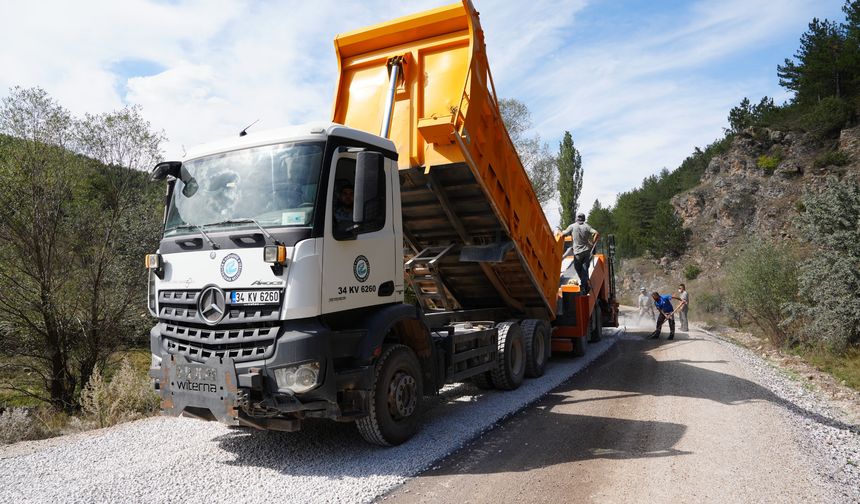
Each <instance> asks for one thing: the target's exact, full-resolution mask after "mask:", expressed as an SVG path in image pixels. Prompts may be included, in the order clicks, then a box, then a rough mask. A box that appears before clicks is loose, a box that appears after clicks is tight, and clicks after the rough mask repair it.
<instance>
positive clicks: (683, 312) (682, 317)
mask: <svg viewBox="0 0 860 504" xmlns="http://www.w3.org/2000/svg"><path fill="white" fill-rule="evenodd" d="M678 322H680V323H681V330H682V331H685V332H686V331H689V330H690V326H689V325H688V324H687V307H686V306H685V307H683V308H681V309H680V310H679V311H678Z"/></svg>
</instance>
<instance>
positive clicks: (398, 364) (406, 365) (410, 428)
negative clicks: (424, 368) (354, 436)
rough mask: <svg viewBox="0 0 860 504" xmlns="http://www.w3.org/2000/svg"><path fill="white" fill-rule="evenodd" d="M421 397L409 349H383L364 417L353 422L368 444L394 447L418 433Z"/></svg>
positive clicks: (415, 363)
mask: <svg viewBox="0 0 860 504" xmlns="http://www.w3.org/2000/svg"><path fill="white" fill-rule="evenodd" d="M423 395H424V390H423V382H422V374H421V366H420V365H419V364H418V358H417V357H416V356H415V352H413V351H412V349H411V348H409V347H407V346H405V345H387V346H385V347H383V349H382V354H381V355H380V356H379V358H378V359H377V360H376V365H375V366H374V370H373V382H372V387H371V397H370V405H369V408H368V412H367V416H365V417H362V418H360V419H358V420H357V421H356V425H357V426H358V431H359V432H360V433H361V437H363V438H364V440H365V441H367V442H368V443H373V444H377V445H380V446H395V445H399V444H401V443H403V442H404V441H406V440H408V439H409V438H411V437H412V436H413V435H414V434H415V432H417V431H418V425H419V418H418V417H419V413H420V411H421V399H422V397H423Z"/></svg>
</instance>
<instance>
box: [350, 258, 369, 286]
mask: <svg viewBox="0 0 860 504" xmlns="http://www.w3.org/2000/svg"><path fill="white" fill-rule="evenodd" d="M352 272H353V273H354V274H355V279H356V280H358V281H359V282H364V281H365V280H367V277H369V276H370V261H368V260H367V258H366V257H364V256H363V255H360V256H358V257H356V258H355V262H354V263H352Z"/></svg>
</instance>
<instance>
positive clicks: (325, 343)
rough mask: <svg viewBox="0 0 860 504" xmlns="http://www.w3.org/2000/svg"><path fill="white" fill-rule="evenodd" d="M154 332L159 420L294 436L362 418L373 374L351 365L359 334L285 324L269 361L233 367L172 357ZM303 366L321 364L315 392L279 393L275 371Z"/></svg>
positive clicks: (226, 361) (230, 362)
mask: <svg viewBox="0 0 860 504" xmlns="http://www.w3.org/2000/svg"><path fill="white" fill-rule="evenodd" d="M159 326H160V325H159ZM159 326H156V327H154V328H153V330H152V331H151V334H150V335H151V337H152V338H153V341H152V350H153V359H152V361H153V362H152V367H151V369H150V376H151V377H152V378H153V380H154V385H155V387H156V389H157V391H158V392H159V393H160V395H161V409H162V412H163V413H164V414H165V415H170V416H180V415H184V416H193V417H197V418H201V419H205V420H217V421H219V422H222V423H225V424H228V425H244V426H251V427H256V428H261V429H277V430H297V429H298V428H299V426H300V421H301V419H303V418H306V417H320V418H330V419H334V420H350V419H354V418H358V417H360V416H363V415H364V413H365V410H366V404H367V397H368V394H369V389H370V382H371V378H372V367H371V366H369V365H361V364H363V363H355V362H351V361H350V356H353V355H355V354H356V353H355V346H354V345H355V344H357V342H358V340H359V339H360V334H344V333H332V332H330V331H329V330H327V329H326V328H324V327H323V326H322V325H321V324H320V323H319V322H318V321H315V320H304V321H288V322H285V323H284V324H283V326H282V327H281V328H280V329H279V336H278V338H277V343H276V346H275V349H274V352H273V354H272V355H271V357H269V358H267V359H265V360H258V361H240V362H237V361H236V360H234V359H231V358H225V357H220V356H212V357H210V358H208V359H206V360H200V359H194V358H188V357H186V356H184V355H177V354H174V353H170V352H168V351H167V350H166V348H165V347H164V346H162V335H161V333H160V331H159V330H158V328H159ZM156 352H158V353H156ZM307 361H317V362H319V363H320V372H319V378H318V385H317V386H316V387H315V388H314V389H312V390H310V391H308V392H305V393H302V394H295V393H293V392H292V391H290V390H284V389H279V388H278V383H277V380H276V379H275V370H276V369H279V368H284V367H288V366H291V365H296V364H298V363H301V362H307ZM336 362H337V363H339V364H340V366H339V367H340V369H336V366H335V363H336ZM344 363H346V364H344Z"/></svg>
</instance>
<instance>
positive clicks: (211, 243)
mask: <svg viewBox="0 0 860 504" xmlns="http://www.w3.org/2000/svg"><path fill="white" fill-rule="evenodd" d="M176 229H194V230H196V231H197V232H198V233H200V234H201V235H203V237H204V238H206V241H208V242H209V244H210V245H212V248H213V249H219V248H221V246H220V245H218V244H217V243H215V242H214V241H212V238H209V235H208V234H206V231H203V228H202V227H200V226H198V225H197V224H182V225H180V226H174V227H172V228H170V229H168V231H173V230H176Z"/></svg>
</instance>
